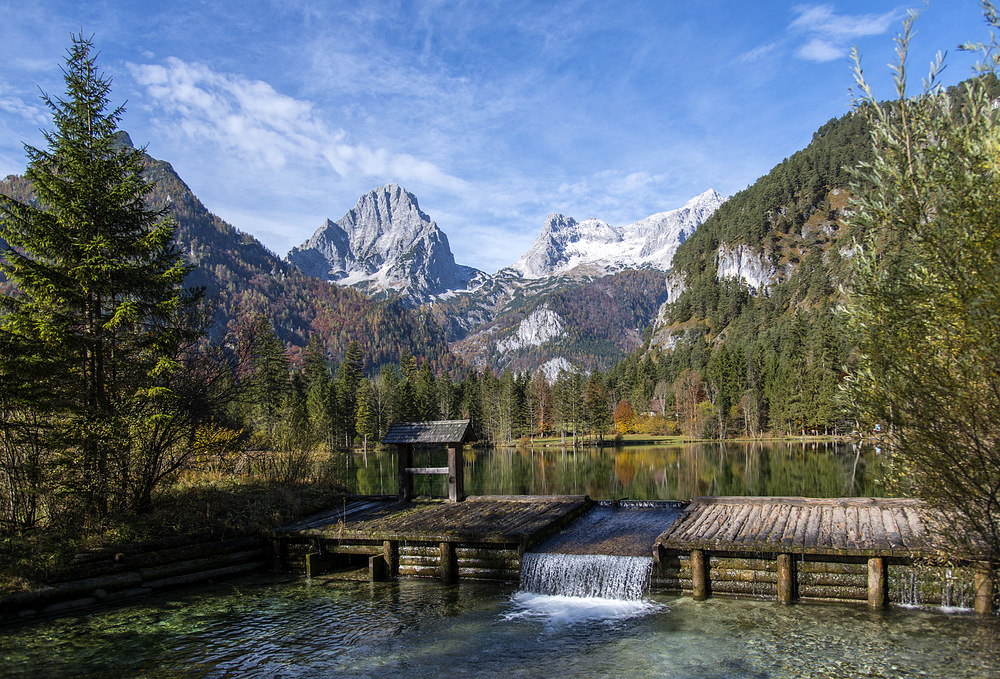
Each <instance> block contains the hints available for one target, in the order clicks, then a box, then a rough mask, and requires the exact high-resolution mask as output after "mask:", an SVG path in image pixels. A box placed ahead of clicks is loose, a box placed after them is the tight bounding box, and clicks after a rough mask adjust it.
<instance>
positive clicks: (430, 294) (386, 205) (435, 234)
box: [288, 184, 482, 304]
mask: <svg viewBox="0 0 1000 679" xmlns="http://www.w3.org/2000/svg"><path fill="white" fill-rule="evenodd" d="M288 260H289V261H290V262H291V263H292V264H294V265H295V266H297V267H298V268H299V269H301V270H302V271H303V272H304V273H307V274H309V275H311V276H316V277H317V278H322V279H324V280H328V281H333V282H336V283H338V284H340V285H353V286H357V287H360V288H362V289H364V290H365V291H366V292H369V293H375V294H379V293H384V294H391V295H400V296H402V297H403V299H404V300H405V301H407V302H409V303H411V304H419V303H422V302H426V301H429V300H431V299H433V298H434V297H435V296H436V295H440V294H443V293H445V292H449V291H451V290H461V289H464V288H466V287H468V284H469V281H471V280H472V279H473V278H475V277H477V276H480V275H482V274H481V272H479V271H478V270H476V269H473V268H471V267H467V266H460V265H458V264H456V263H455V257H454V255H453V254H452V252H451V247H450V246H449V244H448V237H447V236H446V235H445V234H444V232H442V231H441V230H440V229H439V228H438V226H437V224H436V223H434V222H433V221H431V218H430V217H429V216H427V215H426V214H425V213H424V212H423V211H422V210H421V209H420V206H419V204H418V203H417V199H416V197H415V196H414V195H413V194H412V193H410V192H408V191H406V190H405V189H403V188H402V187H401V186H399V185H398V184H386V185H385V186H380V187H378V188H376V189H373V190H371V191H369V192H368V193H366V194H364V195H363V196H361V197H360V198H359V199H358V202H357V204H356V205H355V206H354V207H353V208H351V209H350V210H349V211H348V212H347V214H345V215H344V216H343V217H341V218H340V219H338V220H337V221H336V222H333V221H331V220H329V219H327V220H326V221H324V222H323V224H322V225H321V226H320V228H319V229H317V230H316V232H315V233H314V234H313V235H312V237H310V238H309V240H307V241H306V242H305V243H303V244H302V245H300V246H299V247H297V248H293V249H292V250H291V252H289V253H288Z"/></svg>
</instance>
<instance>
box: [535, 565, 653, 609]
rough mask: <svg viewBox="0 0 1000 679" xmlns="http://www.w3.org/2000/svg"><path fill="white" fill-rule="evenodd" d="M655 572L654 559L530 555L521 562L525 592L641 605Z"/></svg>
mask: <svg viewBox="0 0 1000 679" xmlns="http://www.w3.org/2000/svg"><path fill="white" fill-rule="evenodd" d="M652 570H653V559H652V557H643V556H614V555H608V554H535V553H528V554H525V555H524V558H523V560H522V561H521V590H522V591H524V592H531V593H534V594H552V595H561V596H571V597H601V598H604V599H622V600H627V601H638V600H640V599H642V598H643V597H644V596H645V595H646V594H647V592H648V591H649V578H650V573H651V572H652Z"/></svg>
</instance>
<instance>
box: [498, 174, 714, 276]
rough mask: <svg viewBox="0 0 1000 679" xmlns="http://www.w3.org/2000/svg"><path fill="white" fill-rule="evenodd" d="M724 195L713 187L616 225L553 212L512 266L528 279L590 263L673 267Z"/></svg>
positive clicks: (592, 266) (596, 266)
mask: <svg viewBox="0 0 1000 679" xmlns="http://www.w3.org/2000/svg"><path fill="white" fill-rule="evenodd" d="M724 200H725V199H724V198H723V197H722V196H720V195H719V194H718V193H717V192H716V191H715V190H714V189H709V190H708V191H705V192H704V193H702V194H700V195H698V196H695V197H694V198H692V199H691V200H689V201H688V202H687V203H685V204H684V206H683V207H680V208H677V209H676V210H668V211H666V212H659V213H657V214H655V215H652V216H650V217H646V218H645V219H642V220H639V221H638V222H635V223H633V224H629V225H627V226H623V227H615V226H612V225H610V224H608V223H607V222H604V221H601V220H600V219H596V218H594V217H591V218H589V219H586V220H584V221H582V222H577V221H576V220H575V219H573V218H572V217H566V216H563V215H560V214H550V215H549V216H548V217H547V218H546V220H545V225H544V226H543V227H542V232H541V233H540V234H539V235H538V238H536V239H535V242H534V243H533V244H532V246H531V247H530V248H529V249H528V251H527V252H525V253H524V254H523V255H522V256H521V258H520V259H518V260H517V262H515V263H514V265H513V266H512V267H511V268H512V269H513V270H514V271H517V272H518V273H519V274H520V275H521V276H523V277H524V278H529V279H535V278H544V277H546V276H552V275H556V274H561V273H566V272H568V271H570V270H572V269H574V268H576V267H579V266H583V265H588V269H589V271H590V272H591V273H593V272H594V271H595V270H598V271H600V270H603V271H604V272H606V273H610V272H612V271H618V270H621V269H625V268H634V267H647V266H648V267H653V268H659V269H663V270H664V271H666V270H667V269H669V268H670V263H671V261H672V260H673V256H674V252H676V251H677V247H678V246H679V245H680V244H681V243H683V242H684V241H685V240H687V238H688V237H690V236H691V234H692V233H694V231H695V229H697V228H698V226H699V225H700V224H701V223H702V222H704V221H705V220H706V219H708V218H709V217H710V216H711V215H712V213H713V212H715V210H716V209H717V208H718V207H719V205H721V204H722V202H723V201H724Z"/></svg>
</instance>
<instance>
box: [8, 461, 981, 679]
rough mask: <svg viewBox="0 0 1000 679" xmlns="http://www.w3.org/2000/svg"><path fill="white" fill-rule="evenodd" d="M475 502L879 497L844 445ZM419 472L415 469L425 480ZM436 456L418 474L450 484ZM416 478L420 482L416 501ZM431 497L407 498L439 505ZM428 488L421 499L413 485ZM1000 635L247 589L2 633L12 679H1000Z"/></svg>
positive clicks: (365, 477) (814, 610)
mask: <svg viewBox="0 0 1000 679" xmlns="http://www.w3.org/2000/svg"><path fill="white" fill-rule="evenodd" d="M466 452H467V455H466V474H467V476H466V488H467V490H468V492H469V493H470V494H584V493H586V494H588V495H590V496H591V497H594V498H602V499H608V498H622V497H629V498H631V499H636V500H649V499H663V500H669V499H687V498H690V497H695V496H701V495H804V496H817V497H839V496H858V495H881V494H883V493H882V492H881V490H880V486H879V484H878V478H879V468H880V460H881V457H880V456H879V455H878V453H877V451H875V450H873V449H865V448H858V447H855V446H852V445H851V444H834V443H813V442H810V443H806V444H801V443H796V444H787V443H780V444H779V443H775V444H735V445H734V444H728V445H724V446H723V445H717V444H686V445H682V446H651V447H626V448H622V449H614V448H606V449H604V450H601V451H596V450H590V449H587V450H583V451H580V450H578V451H576V452H573V451H572V450H560V449H538V450H534V451H530V450H526V451H523V450H498V451H466ZM426 455H427V453H426V452H421V453H419V454H418V455H417V459H416V460H415V463H417V464H420V465H423V464H424V463H425V462H426V461H427V460H426V457H422V456H426ZM443 455H444V453H443V451H431V452H430V456H431V460H430V465H431V466H438V465H443V464H444V462H443V460H442V457H443ZM344 473H345V474H346V475H347V477H348V478H349V479H352V480H354V481H355V482H356V484H357V488H356V490H357V492H360V493H366V494H395V492H396V489H397V486H396V475H395V459H394V457H393V455H392V454H391V453H369V454H368V455H361V454H358V455H355V456H352V457H351V459H350V460H349V461H347V463H346V464H345V467H344ZM426 481H427V479H426V478H425V479H424V480H423V482H425V483H426ZM434 481H435V482H440V485H439V486H429V485H428V486H425V487H423V489H422V490H421V488H420V487H419V486H418V489H417V491H418V492H423V493H425V494H426V493H428V492H432V493H433V494H434V495H437V496H441V495H444V492H445V491H444V486H443V479H440V478H438V479H434ZM419 482H420V481H419V480H418V483H419ZM998 647H1000V618H998V616H996V615H994V616H988V617H985V618H982V617H977V616H975V615H973V614H971V613H970V612H969V611H966V610H955V609H942V608H938V607H931V608H903V607H892V608H890V609H888V610H885V611H870V610H868V609H867V608H866V607H864V606H863V605H820V604H800V605H794V606H780V605H778V604H776V603H774V602H773V601H759V600H753V599H742V598H723V597H717V598H711V599H709V600H708V601H703V602H695V601H693V600H692V599H691V598H690V597H681V596H674V595H662V594H652V595H649V594H648V593H647V595H646V596H642V597H640V598H639V600H613V599H599V598H582V597H566V596H559V595H551V594H547V593H546V594H539V593H535V592H533V591H522V590H521V588H519V586H518V585H515V584H511V583H489V582H470V581H463V582H461V583H459V584H457V585H446V584H442V583H441V582H439V581H437V580H402V581H399V582H391V583H357V582H344V581H339V580H336V579H333V578H318V579H315V580H313V581H311V582H310V581H305V580H303V579H301V578H298V577H291V576H288V575H267V574H264V575H257V576H253V577H248V578H242V579H239V580H232V581H227V582H225V583H220V584H217V585H213V586H209V587H202V588H198V589H190V590H185V591H181V592H176V593H173V594H170V595H164V596H158V597H150V598H148V599H144V600H141V601H139V602H137V603H134V604H130V605H128V606H122V607H118V608H107V609H96V610H93V611H90V612H87V613H84V614H77V615H73V616H67V617H62V618H57V619H51V620H37V621H32V622H29V623H24V624H20V625H8V626H6V627H0V674H2V675H3V676H5V677H7V676H9V677H26V678H27V677H30V678H32V679H34V678H35V677H45V676H73V677H107V676H114V677H117V678H119V679H125V678H127V677H138V676H142V677H163V678H166V677H261V678H263V677H288V678H293V677H320V678H324V677H347V678H353V677H359V678H360V677H389V676H399V677H405V678H406V679H421V678H423V677H441V676H459V677H461V676H468V677H480V676H490V677H493V676H499V677H503V678H504V679H519V678H530V677H541V678H544V679H561V678H563V677H567V678H569V677H572V678H587V677H608V676H626V677H673V678H677V679H694V678H696V677H697V678H701V677H709V678H723V677H725V678H734V679H765V678H766V679H784V678H791V677H838V678H839V677H856V676H864V677H893V678H895V677H945V676H946V677H955V678H980V677H994V676H998V675H1000V663H998Z"/></svg>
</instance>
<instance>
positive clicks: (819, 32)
mask: <svg viewBox="0 0 1000 679" xmlns="http://www.w3.org/2000/svg"><path fill="white" fill-rule="evenodd" d="M793 9H794V11H795V13H796V14H797V15H798V16H797V17H796V18H795V20H794V21H792V23H791V24H789V26H788V28H789V29H791V30H793V31H798V32H802V33H805V34H806V35H807V36H809V40H808V42H806V43H804V44H803V45H801V46H799V47H798V48H797V49H796V50H795V55H796V56H798V57H800V58H802V59H807V60H809V61H820V62H823V61H833V60H834V59H839V58H841V57H843V56H845V55H846V54H847V52H848V50H849V49H850V47H851V45H852V43H853V42H854V41H855V40H856V39H858V38H863V37H868V36H873V35H882V34H883V33H885V32H887V31H888V30H889V28H890V27H891V26H892V25H893V24H895V23H896V22H898V21H899V20H900V19H901V18H902V17H903V16H905V14H906V10H905V9H895V10H892V11H891V12H885V13H883V14H855V15H841V14H836V13H835V12H834V10H833V8H832V7H831V6H830V5H799V6H797V7H794V8H793Z"/></svg>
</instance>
